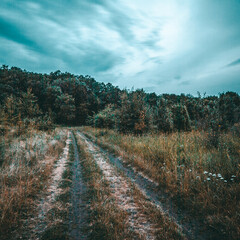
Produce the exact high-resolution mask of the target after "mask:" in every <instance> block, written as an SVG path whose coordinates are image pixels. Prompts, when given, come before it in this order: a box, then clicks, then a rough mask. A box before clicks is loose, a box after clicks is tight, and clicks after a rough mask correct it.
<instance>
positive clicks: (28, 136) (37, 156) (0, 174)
mask: <svg viewBox="0 0 240 240" xmlns="http://www.w3.org/2000/svg"><path fill="white" fill-rule="evenodd" d="M66 137H67V134H66V131H65V130H63V129H56V130H53V131H48V132H42V131H38V130H34V129H31V128H29V129H28V131H26V132H22V134H21V135H19V133H18V131H17V129H16V128H15V127H11V130H10V131H5V133H4V134H3V135H1V141H0V142H1V159H2V166H1V168H0V216H1V218H0V233H1V234H0V236H1V237H0V238H1V239H6V238H8V233H10V232H12V231H14V230H16V229H17V233H18V234H19V232H20V227H21V225H22V223H23V220H24V219H26V218H28V217H29V216H30V214H32V213H33V212H34V209H35V208H36V205H35V199H36V198H37V197H38V196H39V194H40V193H41V192H42V191H43V190H44V189H46V188H47V187H48V179H49V176H50V175H51V172H52V170H53V166H54V162H55V160H56V159H57V158H58V157H59V155H60V153H61V152H62V150H63V147H64V144H65V140H66ZM17 233H16V234H17ZM15 237H16V235H15ZM8 239H9V238H8Z"/></svg>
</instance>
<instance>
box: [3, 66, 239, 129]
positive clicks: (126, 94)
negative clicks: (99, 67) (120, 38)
mask: <svg viewBox="0 0 240 240" xmlns="http://www.w3.org/2000/svg"><path fill="white" fill-rule="evenodd" d="M0 106H1V108H0V109H1V110H0V111H1V112H0V116H1V118H0V119H1V124H7V125H10V124H15V125H18V124H19V123H20V122H21V124H22V123H24V125H25V126H27V125H28V124H34V125H35V126H38V127H40V128H47V127H50V126H51V125H52V124H63V125H75V126H81V125H91V126H95V127H104V128H112V129H116V130H118V131H120V132H122V133H135V134H143V133H146V132H174V131H190V130H193V129H195V130H196V129H198V130H210V131H211V132H213V133H216V132H218V131H226V130H230V129H233V128H234V129H235V128H236V129H237V128H239V120H240V96H239V94H238V93H235V92H226V93H219V95H218V96H205V94H203V96H201V94H200V93H199V92H198V96H197V97H194V96H192V95H190V94H187V95H185V94H181V95H175V94H160V95H157V94H156V93H146V92H145V91H144V90H143V89H137V90H127V89H123V90H122V89H119V88H118V87H115V86H113V85H112V84H111V83H107V84H105V83H99V82H97V81H96V80H95V79H94V78H92V77H90V76H82V75H79V76H76V75H73V74H71V73H68V72H65V73H62V72H61V71H60V70H57V71H55V72H51V73H50V74H39V73H33V72H28V71H26V70H22V69H20V68H17V67H11V68H8V66H6V65H3V66H2V67H1V69H0Z"/></svg>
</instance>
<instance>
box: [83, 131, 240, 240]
mask: <svg viewBox="0 0 240 240" xmlns="http://www.w3.org/2000/svg"><path fill="white" fill-rule="evenodd" d="M82 130H83V131H84V132H85V133H87V134H90V135H91V136H92V137H94V138H95V139H96V140H97V142H98V144H100V145H101V146H103V147H105V148H108V149H110V150H111V151H114V152H115V153H117V154H119V155H121V156H122V157H123V159H124V160H125V161H127V162H128V163H130V164H131V165H132V166H134V167H136V168H137V169H138V170H139V171H143V172H144V173H145V174H146V175H148V176H150V177H151V178H152V179H153V180H155V181H157V182H158V183H159V185H160V187H162V188H165V189H166V190H167V191H169V194H171V195H172V198H173V199H175V200H176V202H177V204H178V206H180V207H181V208H183V209H184V208H185V209H188V210H190V212H191V214H193V215H195V217H198V218H202V219H204V221H205V222H207V223H208V224H209V225H210V226H212V227H213V228H216V229H217V230H218V231H219V232H220V233H221V234H222V236H225V237H227V238H231V239H238V238H239V237H240V228H239V226H240V219H239V214H240V201H239V199H240V195H239V194H240V184H239V182H240V171H239V169H240V141H239V140H240V139H239V136H236V135H233V134H231V133H217V134H215V135H213V134H212V133H208V132H199V131H192V132H186V133H172V134H160V135H152V134H151V135H144V136H133V135H122V134H119V133H117V132H114V131H111V130H102V129H93V128H89V127H85V128H83V129H82Z"/></svg>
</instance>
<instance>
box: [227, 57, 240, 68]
mask: <svg viewBox="0 0 240 240" xmlns="http://www.w3.org/2000/svg"><path fill="white" fill-rule="evenodd" d="M239 64H240V58H239V59H237V60H235V61H233V62H231V63H229V64H228V65H227V66H226V67H233V66H236V65H239Z"/></svg>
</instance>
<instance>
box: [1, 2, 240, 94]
mask: <svg viewBox="0 0 240 240" xmlns="http://www.w3.org/2000/svg"><path fill="white" fill-rule="evenodd" d="M0 8H1V12H0V64H8V65H14V66H19V67H22V68H25V69H28V70H30V71H38V72H50V71H55V70H57V69H60V70H62V71H69V72H73V73H75V74H90V75H92V76H93V77H95V78H96V79H97V80H99V81H104V82H108V81H110V82H112V83H114V84H117V85H119V86H120V87H127V88H131V87H132V86H134V87H135V88H145V89H146V90H148V91H150V90H151V89H153V90H154V91H156V92H157V93H163V92H171V93H181V92H185V93H192V94H195V93H196V92H197V91H203V92H207V93H214V94H217V93H218V92H219V91H220V92H221V91H228V90H234V91H238V92H239V91H240V89H239V86H238V87H236V81H237V78H238V76H239V72H238V70H236V69H235V70H234V71H233V68H230V67H231V66H236V65H238V64H239V63H240V59H239V54H240V29H239V22H240V16H239V12H240V2H239V1H235V0H228V1H220V2H219V1H218V0H212V1H208V0H202V1H190V0H184V1H179V0H163V1H158V0H150V1H148V2H146V1H144V0H132V1H127V0H116V1H114V2H113V1H110V0H82V1H78V0H62V1H47V0H42V1H32V0H21V1H8V0H1V2H0ZM232 59H237V60H236V61H232ZM222 66H227V68H222ZM220 76H221V77H220ZM219 79H221V81H220V80H219Z"/></svg>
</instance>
